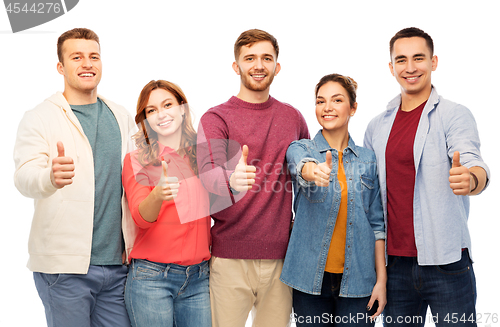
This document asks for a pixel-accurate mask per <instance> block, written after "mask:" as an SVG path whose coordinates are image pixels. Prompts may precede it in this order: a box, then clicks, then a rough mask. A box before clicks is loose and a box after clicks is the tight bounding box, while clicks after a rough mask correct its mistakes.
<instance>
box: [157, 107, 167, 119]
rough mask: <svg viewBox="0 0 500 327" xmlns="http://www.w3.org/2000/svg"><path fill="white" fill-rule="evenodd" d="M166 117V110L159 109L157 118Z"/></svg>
mask: <svg viewBox="0 0 500 327" xmlns="http://www.w3.org/2000/svg"><path fill="white" fill-rule="evenodd" d="M166 115H167V110H166V109H165V108H160V109H159V110H158V117H159V118H163V117H165V116H166Z"/></svg>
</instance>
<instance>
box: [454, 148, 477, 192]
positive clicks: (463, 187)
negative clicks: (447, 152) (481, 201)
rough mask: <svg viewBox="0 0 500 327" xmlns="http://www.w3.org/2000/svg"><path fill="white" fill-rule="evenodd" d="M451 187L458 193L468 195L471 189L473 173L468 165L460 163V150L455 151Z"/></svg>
mask: <svg viewBox="0 0 500 327" xmlns="http://www.w3.org/2000/svg"><path fill="white" fill-rule="evenodd" d="M449 181H450V188H451V189H452V190H453V193H455V194H456V195H467V194H469V193H470V190H471V184H472V183H471V175H470V173H469V169H468V168H467V167H464V166H462V164H461V163H460V152H458V151H455V153H453V162H452V165H451V169H450V178H449Z"/></svg>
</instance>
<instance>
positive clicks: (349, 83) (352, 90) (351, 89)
mask: <svg viewBox="0 0 500 327" xmlns="http://www.w3.org/2000/svg"><path fill="white" fill-rule="evenodd" d="M328 82H336V83H339V84H340V85H341V86H342V87H343V88H344V89H345V90H346V91H347V93H348V94H349V104H350V105H351V108H352V107H353V106H354V104H355V103H356V91H357V90H358V83H356V81H355V80H353V79H352V78H350V77H349V76H344V75H340V74H330V75H326V76H323V77H322V78H321V79H320V80H319V82H318V84H317V85H316V88H315V89H314V93H315V94H314V95H315V97H317V96H318V92H319V89H320V88H321V87H322V86H323V85H325V84H326V83H328Z"/></svg>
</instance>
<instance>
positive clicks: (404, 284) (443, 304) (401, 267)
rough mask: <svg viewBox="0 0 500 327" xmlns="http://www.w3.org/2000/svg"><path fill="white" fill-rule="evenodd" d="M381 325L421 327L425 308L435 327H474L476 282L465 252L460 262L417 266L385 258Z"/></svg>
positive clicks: (411, 261)
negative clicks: (385, 298)
mask: <svg viewBox="0 0 500 327" xmlns="http://www.w3.org/2000/svg"><path fill="white" fill-rule="evenodd" d="M387 278H388V280H387V305H386V307H385V311H384V324H385V325H394V326H424V324H425V322H426V312H427V307H430V308H431V311H432V317H428V318H427V321H429V318H431V319H432V322H434V323H436V324H439V325H451V324H457V325H459V326H476V325H477V324H476V321H475V320H476V309H475V307H476V279H475V276H474V270H473V269H472V261H471V260H470V257H469V252H468V251H467V250H464V251H462V258H461V260H459V261H457V262H454V263H451V264H448V265H441V266H420V265H418V263H417V259H416V258H412V257H398V256H389V259H388V264H387Z"/></svg>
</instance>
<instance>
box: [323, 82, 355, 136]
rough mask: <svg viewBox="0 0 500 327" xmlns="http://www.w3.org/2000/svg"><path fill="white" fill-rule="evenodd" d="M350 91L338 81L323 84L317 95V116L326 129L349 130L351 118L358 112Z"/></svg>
mask: <svg viewBox="0 0 500 327" xmlns="http://www.w3.org/2000/svg"><path fill="white" fill-rule="evenodd" d="M356 106H357V104H356V103H355V104H354V106H352V107H351V104H350V103H349V94H348V92H347V91H346V90H345V89H344V87H342V85H340V84H339V83H337V82H327V83H326V84H323V86H321V87H320V88H319V90H318V94H317V95H316V118H317V119H318V123H319V124H320V125H321V126H322V127H323V129H324V130H326V131H341V130H344V129H345V131H347V127H348V123H349V118H350V117H351V116H352V115H354V113H355V112H356Z"/></svg>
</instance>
